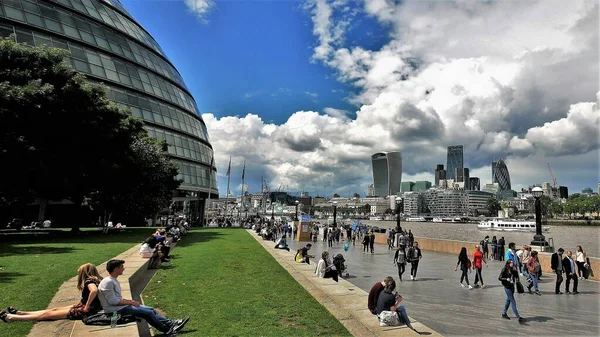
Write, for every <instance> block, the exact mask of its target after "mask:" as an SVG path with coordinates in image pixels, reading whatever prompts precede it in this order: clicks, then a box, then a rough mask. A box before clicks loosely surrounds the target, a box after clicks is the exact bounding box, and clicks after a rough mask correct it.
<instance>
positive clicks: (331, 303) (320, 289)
mask: <svg viewBox="0 0 600 337" xmlns="http://www.w3.org/2000/svg"><path fill="white" fill-rule="evenodd" d="M248 233H250V235H251V236H252V237H254V238H255V239H256V240H257V241H258V242H259V243H260V244H262V245H263V247H264V248H265V250H266V251H267V252H269V253H270V254H271V255H273V257H274V258H275V259H276V260H277V262H279V263H280V264H281V266H282V267H283V268H285V269H286V270H287V271H288V272H289V273H290V275H291V276H292V277H293V278H294V279H295V280H296V281H297V282H298V283H299V284H300V285H301V286H303V287H304V289H306V291H308V292H309V293H310V294H311V295H312V296H313V297H314V298H315V299H316V300H317V301H318V302H319V303H320V304H321V305H323V306H324V307H325V308H326V309H327V310H328V311H329V312H330V313H331V314H332V315H333V316H334V317H335V318H337V319H338V320H339V321H340V323H342V324H343V325H344V326H345V327H346V329H348V331H349V332H350V333H351V334H352V335H353V336H356V337H363V336H365V337H367V336H369V337H372V336H390V337H391V336H402V337H403V336H407V337H412V336H418V334H417V333H416V332H414V331H412V330H410V329H409V328H407V327H406V326H399V327H380V326H379V322H378V321H377V319H376V318H375V316H373V314H371V312H370V311H369V310H368V309H367V308H366V305H367V297H368V295H369V294H368V291H364V290H362V289H360V288H358V287H357V286H355V285H353V284H352V283H350V282H347V281H346V280H344V279H340V280H339V283H336V282H334V281H333V280H331V279H321V278H318V277H317V276H316V275H315V273H314V270H315V266H316V262H317V261H315V263H311V264H310V265H307V264H305V263H296V262H294V260H293V258H294V254H295V251H290V252H288V251H285V250H281V249H274V246H275V244H274V243H273V242H272V241H265V240H263V239H262V238H260V237H259V236H258V235H256V233H254V232H252V231H250V230H249V231H248ZM409 315H410V312H409ZM410 320H411V324H412V325H413V327H414V328H415V329H417V331H419V332H421V333H422V334H424V335H430V336H439V334H438V333H436V332H435V331H432V330H431V329H430V328H429V327H427V326H425V325H424V324H423V323H422V322H420V320H419V319H418V317H416V319H415V317H414V316H413V317H410Z"/></svg>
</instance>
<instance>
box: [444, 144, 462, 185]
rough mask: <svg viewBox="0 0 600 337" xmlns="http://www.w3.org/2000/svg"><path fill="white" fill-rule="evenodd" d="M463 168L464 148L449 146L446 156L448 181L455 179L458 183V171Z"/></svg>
mask: <svg viewBox="0 0 600 337" xmlns="http://www.w3.org/2000/svg"><path fill="white" fill-rule="evenodd" d="M463 167H464V159H463V146H462V145H454V146H448V154H447V156H446V179H454V180H455V181H456V169H457V168H463Z"/></svg>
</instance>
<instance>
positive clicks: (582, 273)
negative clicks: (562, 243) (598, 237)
mask: <svg viewBox="0 0 600 337" xmlns="http://www.w3.org/2000/svg"><path fill="white" fill-rule="evenodd" d="M586 257H587V256H586V254H585V252H584V251H583V248H581V246H579V245H578V246H577V247H575V262H577V272H578V273H579V279H580V280H583V279H584V278H585V279H587V278H588V274H587V268H586V267H585V262H586V261H585V259H586Z"/></svg>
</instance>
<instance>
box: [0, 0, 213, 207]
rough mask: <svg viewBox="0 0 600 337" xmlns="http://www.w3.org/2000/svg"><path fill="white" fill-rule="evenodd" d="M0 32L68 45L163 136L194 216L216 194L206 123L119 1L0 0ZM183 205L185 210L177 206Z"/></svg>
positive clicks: (79, 65) (83, 68)
mask: <svg viewBox="0 0 600 337" xmlns="http://www.w3.org/2000/svg"><path fill="white" fill-rule="evenodd" d="M0 3H1V6H0V36H2V37H7V36H10V35H11V34H15V35H16V39H17V42H19V43H25V44H28V45H32V46H39V45H46V46H52V47H57V48H61V49H65V50H68V51H69V52H70V54H71V55H70V57H69V58H68V59H67V62H70V63H71V65H72V66H73V68H75V69H76V70H78V71H80V72H81V73H83V74H85V76H86V77H87V80H88V81H90V82H96V83H99V82H101V83H104V84H105V85H106V86H108V88H109V90H108V96H109V97H110V98H111V99H112V100H114V101H115V102H117V103H118V104H119V105H121V106H122V107H124V108H128V109H129V110H130V111H131V113H132V114H133V115H134V116H136V117H138V118H140V119H142V120H143V121H144V123H145V125H146V129H147V130H148V133H149V134H150V135H151V136H152V137H154V138H157V139H163V140H166V141H167V143H168V144H169V154H170V155H171V156H172V158H173V160H174V161H175V162H176V163H177V164H178V165H179V179H181V180H182V181H183V183H182V184H181V187H180V189H179V190H178V191H177V192H176V193H175V196H174V200H175V201H183V202H185V203H186V204H187V212H188V214H189V215H190V216H191V217H195V216H194V214H195V215H196V216H201V212H202V210H203V209H204V199H205V198H207V197H208V196H209V193H210V195H211V197H215V198H216V197H217V196H218V190H217V181H216V168H215V167H214V165H213V164H212V163H211V159H212V158H213V149H212V146H211V144H210V141H209V138H208V132H207V129H206V124H205V123H204V121H203V120H202V117H201V116H200V114H199V111H198V107H197V106H196V102H195V101H194V99H193V98H192V95H191V94H190V92H189V89H188V88H187V87H186V85H185V83H184V82H183V78H182V77H181V75H180V74H179V72H178V71H177V69H175V67H174V66H173V64H172V63H171V62H170V61H169V59H168V58H167V56H166V55H165V53H164V52H163V50H162V49H161V48H160V46H159V45H158V43H157V42H156V41H155V40H154V38H153V37H152V36H150V34H148V32H147V31H146V30H145V29H144V28H143V27H142V26H141V25H140V24H139V23H137V22H136V21H135V19H134V18H133V17H132V16H131V15H130V14H129V13H128V12H127V9H126V8H125V6H123V4H121V2H120V1H119V0H0ZM184 210H186V208H185V206H184Z"/></svg>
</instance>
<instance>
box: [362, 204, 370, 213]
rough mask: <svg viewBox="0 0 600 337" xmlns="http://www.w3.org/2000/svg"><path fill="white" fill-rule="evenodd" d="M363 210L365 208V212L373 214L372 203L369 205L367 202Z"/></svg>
mask: <svg viewBox="0 0 600 337" xmlns="http://www.w3.org/2000/svg"><path fill="white" fill-rule="evenodd" d="M363 210H364V211H363V212H364V213H365V214H371V205H369V204H365V205H364V206H363Z"/></svg>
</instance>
